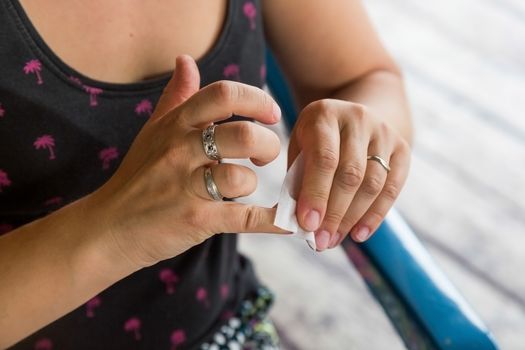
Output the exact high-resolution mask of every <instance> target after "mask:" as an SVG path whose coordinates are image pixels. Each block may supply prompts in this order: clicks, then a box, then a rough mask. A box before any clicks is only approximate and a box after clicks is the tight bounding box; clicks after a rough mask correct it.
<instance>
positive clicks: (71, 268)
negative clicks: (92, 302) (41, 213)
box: [0, 197, 133, 348]
mask: <svg viewBox="0 0 525 350" xmlns="http://www.w3.org/2000/svg"><path fill="white" fill-rule="evenodd" d="M85 198H86V197H85ZM84 205H85V201H84V199H81V200H78V201H75V202H73V203H70V204H69V205H66V206H64V207H63V208H61V209H59V210H57V211H55V212H53V213H51V214H49V215H47V216H45V217H43V218H40V219H38V220H35V221H33V222H31V223H29V224H26V225H23V226H21V227H19V228H17V229H15V230H13V231H11V232H9V233H7V234H5V235H4V236H1V237H0V280H1V283H0V348H4V347H7V346H10V345H12V344H14V343H16V342H17V341H19V340H21V339H23V338H24V337H26V336H28V335H30V334H31V333H33V332H35V331H36V330H38V329H40V328H42V327H43V326H45V325H47V324H49V323H51V322H53V321H54V320H56V319H58V318H60V317H61V316H63V315H65V314H67V313H68V312H70V311H72V310H74V309H75V308H77V307H78V306H80V305H81V304H83V303H84V302H86V301H87V300H89V299H90V298H92V297H93V296H95V295H96V294H98V293H99V292H101V291H102V290H104V289H106V288H107V287H109V286H110V285H111V284H113V283H115V282H116V281H118V280H120V279H122V278H124V277H125V276H126V275H129V274H130V273H132V272H133V271H132V270H130V269H129V268H128V267H127V266H128V265H127V264H126V263H125V262H120V261H112V260H113V259H112V256H113V255H112V252H111V249H110V245H109V244H108V243H107V242H106V238H105V235H104V232H101V231H102V230H103V229H102V227H101V226H100V225H99V224H98V222H97V220H96V217H94V216H93V214H92V212H91V211H90V212H89V214H88V211H87V210H85V207H84Z"/></svg>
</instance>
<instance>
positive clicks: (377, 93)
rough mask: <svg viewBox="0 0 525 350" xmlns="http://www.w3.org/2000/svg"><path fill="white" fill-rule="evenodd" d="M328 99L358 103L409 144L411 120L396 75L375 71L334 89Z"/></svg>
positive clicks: (402, 87)
mask: <svg viewBox="0 0 525 350" xmlns="http://www.w3.org/2000/svg"><path fill="white" fill-rule="evenodd" d="M327 97H330V98H336V99H341V100H347V101H351V102H355V103H359V104H362V105H364V106H366V107H367V108H368V110H369V111H370V112H371V113H372V114H373V115H374V116H376V117H378V118H382V119H384V120H385V121H387V122H388V123H389V124H390V125H391V126H392V127H393V128H395V129H396V130H397V131H399V133H400V135H401V136H402V137H403V138H404V139H405V140H406V141H407V142H408V143H409V144H410V145H411V144H412V121H411V117H410V110H409V106H408V101H407V98H406V95H405V89H404V84H403V80H402V78H401V76H400V74H399V73H397V72H393V71H388V70H377V71H374V72H371V73H369V74H366V75H364V76H363V77H361V78H359V79H356V80H355V81H353V82H351V83H349V84H347V85H345V86H344V87H342V88H340V89H338V90H337V91H335V92H334V93H333V94H330V95H329V96H327Z"/></svg>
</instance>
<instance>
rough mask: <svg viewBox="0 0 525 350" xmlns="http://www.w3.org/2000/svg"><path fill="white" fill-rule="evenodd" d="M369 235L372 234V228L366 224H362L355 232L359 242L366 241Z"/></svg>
mask: <svg viewBox="0 0 525 350" xmlns="http://www.w3.org/2000/svg"><path fill="white" fill-rule="evenodd" d="M369 236H370V229H369V228H368V227H366V226H361V227H360V228H359V229H358V230H357V232H356V233H355V238H357V240H358V241H359V242H364V241H366V240H367V239H368V237H369Z"/></svg>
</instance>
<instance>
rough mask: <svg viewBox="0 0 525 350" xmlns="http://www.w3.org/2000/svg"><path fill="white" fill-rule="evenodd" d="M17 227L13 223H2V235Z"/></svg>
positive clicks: (0, 232)
mask: <svg viewBox="0 0 525 350" xmlns="http://www.w3.org/2000/svg"><path fill="white" fill-rule="evenodd" d="M14 228H15V227H14V226H13V225H11V224H0V235H2V234H4V233H7V232H9V231H11V230H13V229H14Z"/></svg>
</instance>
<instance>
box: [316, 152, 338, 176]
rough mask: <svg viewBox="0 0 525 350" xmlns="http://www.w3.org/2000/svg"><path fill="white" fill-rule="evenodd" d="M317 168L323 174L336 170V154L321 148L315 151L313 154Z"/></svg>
mask: <svg viewBox="0 0 525 350" xmlns="http://www.w3.org/2000/svg"><path fill="white" fill-rule="evenodd" d="M314 159H315V162H316V163H317V167H318V168H319V169H320V170H321V171H322V172H324V173H330V172H333V171H334V170H335V169H336V168H337V163H338V157H337V154H336V153H335V152H334V151H333V150H332V149H330V148H327V147H323V148H319V149H317V150H316V151H315V154H314Z"/></svg>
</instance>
